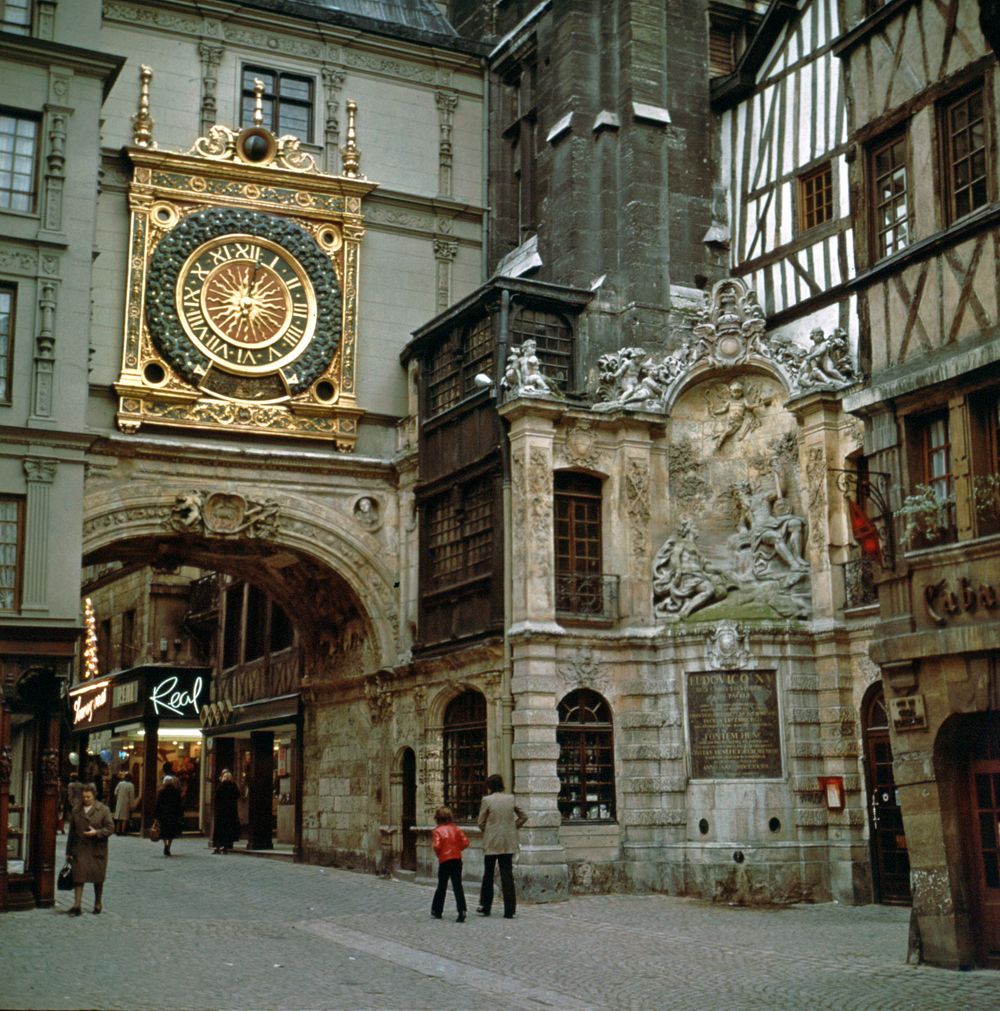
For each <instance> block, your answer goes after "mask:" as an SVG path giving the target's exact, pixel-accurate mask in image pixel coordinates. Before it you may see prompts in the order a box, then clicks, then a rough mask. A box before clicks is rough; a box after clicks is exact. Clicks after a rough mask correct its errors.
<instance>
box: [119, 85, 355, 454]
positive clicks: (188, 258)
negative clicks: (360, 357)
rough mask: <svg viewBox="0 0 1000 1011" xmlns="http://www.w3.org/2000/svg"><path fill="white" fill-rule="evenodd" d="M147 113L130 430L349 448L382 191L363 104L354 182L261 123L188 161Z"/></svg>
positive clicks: (349, 163) (351, 157)
mask: <svg viewBox="0 0 1000 1011" xmlns="http://www.w3.org/2000/svg"><path fill="white" fill-rule="evenodd" d="M149 76H151V75H149V74H148V72H145V71H144V78H143V98H144V100H145V101H146V102H147V103H148V82H149ZM146 112H147V115H148V104H147V106H146ZM142 115H143V105H142V104H140V114H139V116H137V117H136V121H137V128H136V146H134V147H132V148H129V149H128V152H127V156H128V158H129V160H130V161H131V163H132V166H133V177H132V182H131V185H130V189H129V198H130V211H131V236H130V257H129V262H130V269H129V285H128V305H127V309H126V322H125V339H124V347H123V354H122V372H121V376H120V378H119V381H118V383H116V387H115V388H116V391H117V393H118V395H119V408H118V424H119V426H120V427H121V428H122V430H123V431H126V432H131V431H135V430H136V429H138V428H139V426H140V425H170V426H183V427H188V428H191V427H194V428H204V429H211V428H215V429H219V428H223V429H226V430H229V431H236V432H246V433H253V434H274V435H282V436H295V437H306V438H319V439H327V440H332V441H333V442H334V443H335V444H336V445H337V446H338V447H340V448H342V449H351V448H352V447H353V445H354V442H355V440H356V437H357V423H358V418H359V417H360V414H361V411H360V409H359V407H358V405H357V401H356V398H355V389H354V366H355V360H356V350H357V349H356V338H357V277H358V262H359V252H360V244H361V238H362V235H363V233H364V229H363V220H362V215H361V201H362V198H363V197H364V196H365V195H366V194H367V193H368V192H370V191H371V189H373V184H372V183H369V182H367V181H366V180H364V179H363V178H361V177H359V176H358V175H357V164H358V157H359V156H358V152H357V147H356V144H355V132H354V122H353V120H354V107H353V103H349V105H348V144H347V147H345V149H344V151H343V152H342V154H343V161H344V167H345V174H344V175H341V176H331V175H325V174H323V173H320V172H319V171H318V169H317V168H316V165H315V162H314V161H313V158H312V156H311V155H309V154H307V153H305V152H302V151H300V149H299V142H298V140H297V139H296V138H293V137H275V136H273V135H272V134H271V133H270V132H269V131H268V130H266V129H265V128H264V127H263V126H261V125H260V123H259V122H258V123H257V124H256V125H255V126H253V127H250V128H248V129H245V130H242V131H239V132H236V131H232V130H229V129H228V128H226V127H223V126H216V127H213V128H212V130H211V131H210V132H209V135H208V136H207V137H203V138H200V139H199V140H198V141H197V142H196V143H195V145H194V147H193V148H192V149H191V150H190V151H188V152H186V153H183V154H182V153H170V152H165V151H159V150H154V148H153V145H152V138H151V129H150V130H149V131H148V133H146V134H144V133H143V132H142V131H141V130H140V124H139V121H140V120H141V118H142ZM150 127H151V124H150Z"/></svg>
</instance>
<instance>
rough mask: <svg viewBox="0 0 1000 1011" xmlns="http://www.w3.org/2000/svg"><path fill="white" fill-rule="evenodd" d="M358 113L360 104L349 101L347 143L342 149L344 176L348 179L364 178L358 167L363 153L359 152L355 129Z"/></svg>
mask: <svg viewBox="0 0 1000 1011" xmlns="http://www.w3.org/2000/svg"><path fill="white" fill-rule="evenodd" d="M357 112H358V103H357V102H351V101H349V102H348V103H347V142H346V143H345V144H344V146H343V147H342V148H341V149H340V159H341V161H342V162H343V165H344V175H345V176H346V177H347V178H348V179H358V178H364V177H363V176H360V175H359V173H358V167H359V166H360V165H361V152H360V151H359V150H358V132H357V129H356V127H355V118H356V116H357Z"/></svg>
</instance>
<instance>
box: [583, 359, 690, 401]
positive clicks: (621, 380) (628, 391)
mask: <svg viewBox="0 0 1000 1011" xmlns="http://www.w3.org/2000/svg"><path fill="white" fill-rule="evenodd" d="M597 369H598V388H597V401H596V403H595V404H594V405H593V409H594V410H595V411H618V410H632V411H654V412H655V411H663V410H664V397H665V395H666V392H667V389H668V388H669V387H670V385H671V383H672V382H673V381H674V379H676V378H677V376H678V375H679V374H680V371H681V366H680V363H679V362H678V361H677V359H676V358H674V356H672V355H668V356H667V357H666V358H663V359H662V360H659V361H657V359H656V358H654V357H652V356H651V355H647V354H646V351H645V350H644V349H643V348H622V349H621V351H616V352H614V353H613V354H607V355H601V357H600V358H599V359H598V360H597Z"/></svg>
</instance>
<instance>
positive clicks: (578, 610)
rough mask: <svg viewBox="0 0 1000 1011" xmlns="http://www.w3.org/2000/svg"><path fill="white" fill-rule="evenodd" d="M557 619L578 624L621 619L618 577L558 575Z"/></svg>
mask: <svg viewBox="0 0 1000 1011" xmlns="http://www.w3.org/2000/svg"><path fill="white" fill-rule="evenodd" d="M556 616H557V617H562V618H573V619H576V620H578V621H587V620H591V621H594V620H596V621H615V620H617V618H618V577H617V576H602V575H593V574H590V573H582V572H557V573H556Z"/></svg>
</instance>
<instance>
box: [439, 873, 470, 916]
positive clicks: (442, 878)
mask: <svg viewBox="0 0 1000 1011" xmlns="http://www.w3.org/2000/svg"><path fill="white" fill-rule="evenodd" d="M449 881H451V890H452V891H453V892H454V893H455V905H456V906H457V907H458V911H459V912H460V913H464V912H465V889H464V888H462V861H461V860H460V859H459V860H442V861H441V863H439V864H438V886H437V890H436V891H435V892H434V898H433V900H432V901H431V912H432V913H433V914H434V915H435V916H440V915H441V913H442V912H443V911H444V897H445V895H447V894H448V882H449Z"/></svg>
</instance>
